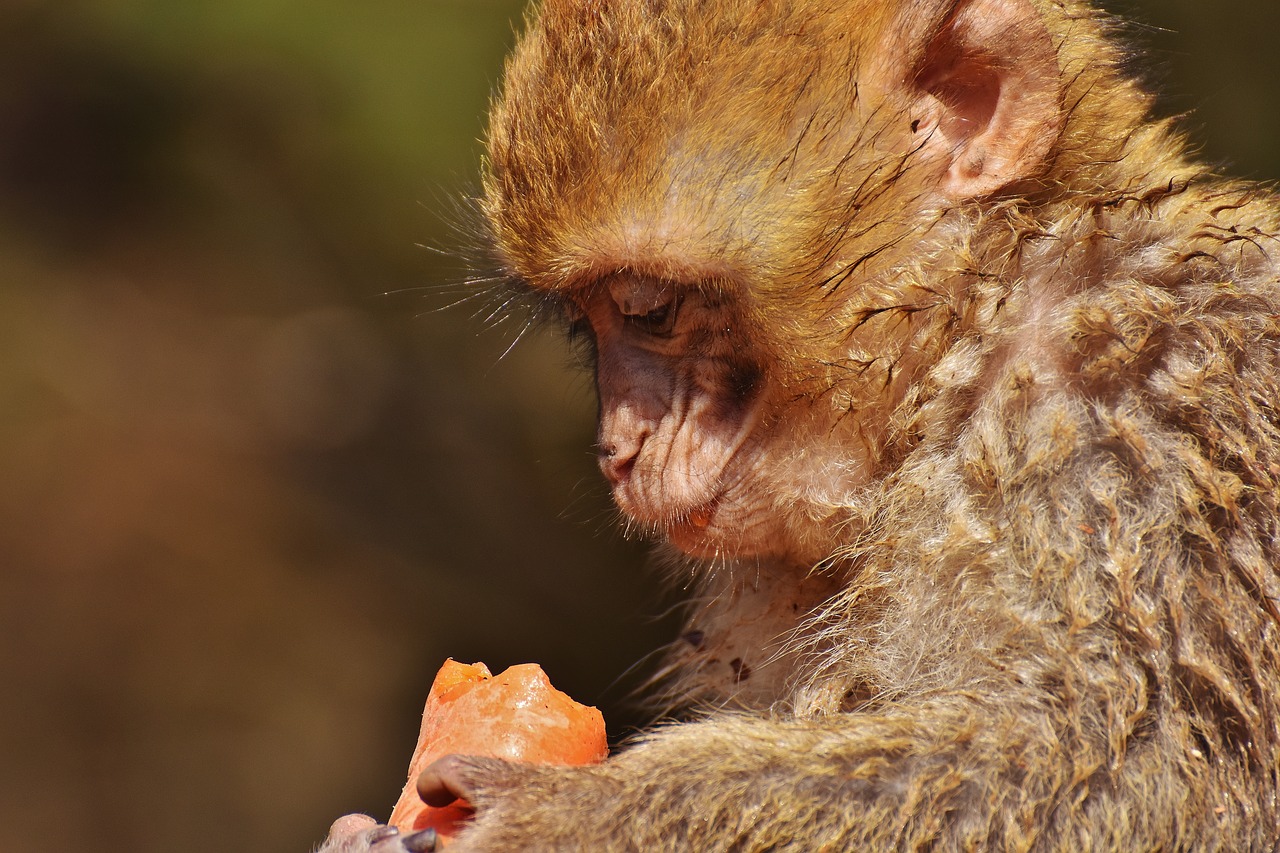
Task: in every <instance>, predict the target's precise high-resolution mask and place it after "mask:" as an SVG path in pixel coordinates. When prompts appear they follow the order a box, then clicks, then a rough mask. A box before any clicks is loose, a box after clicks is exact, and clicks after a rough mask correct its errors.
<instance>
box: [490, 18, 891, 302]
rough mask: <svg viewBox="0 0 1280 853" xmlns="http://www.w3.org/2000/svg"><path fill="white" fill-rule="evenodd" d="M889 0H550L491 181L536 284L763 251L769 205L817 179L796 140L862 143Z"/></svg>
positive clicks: (495, 151) (499, 126)
mask: <svg viewBox="0 0 1280 853" xmlns="http://www.w3.org/2000/svg"><path fill="white" fill-rule="evenodd" d="M837 6H838V7H839V12H840V14H838V15H837V14H835V9H836V7H837ZM820 12H821V13H820ZM884 14H885V13H884V11H883V9H882V8H881V4H878V3H865V2H863V3H846V4H832V3H830V2H827V3H812V2H810V3H805V2H768V0H766V2H755V0H753V2H731V0H712V2H696V0H651V2H609V3H604V2H583V0H552V2H547V3H544V4H543V6H542V8H541V9H540V11H539V12H538V14H537V16H536V17H535V18H534V19H533V20H532V21H531V22H530V25H529V29H528V31H527V33H526V34H525V36H524V38H523V40H522V41H521V44H520V46H519V48H518V50H517V51H516V53H515V55H514V56H513V57H512V59H511V60H510V62H509V63H508V67H507V71H506V78H505V85H504V90H503V95H502V97H501V99H500V100H499V102H498V103H497V104H496V105H495V108H494V111H493V114H492V125H491V132H490V141H489V158H490V163H489V167H490V171H489V176H488V181H487V185H486V191H487V195H488V213H489V214H490V217H491V219H492V220H493V222H494V224H495V226H496V230H497V234H498V237H499V244H500V247H501V249H502V250H503V252H504V254H505V255H506V256H507V257H508V259H509V260H510V261H512V262H514V264H515V265H516V266H517V267H518V269H519V272H520V273H521V274H522V275H523V276H524V277H525V278H526V279H527V280H530V282H531V283H533V284H535V285H537V284H539V283H540V279H542V278H543V277H544V276H545V277H548V278H549V279H550V280H552V281H558V280H560V279H562V278H563V277H565V276H566V275H573V274H580V273H581V272H582V271H583V269H584V268H590V267H592V266H594V265H597V264H599V265H603V266H605V267H608V266H611V265H612V266H616V265H617V264H618V262H619V259H627V258H635V259H637V260H638V259H640V258H644V259H645V262H646V263H648V264H651V265H655V266H658V267H661V266H662V265H663V264H664V263H669V264H670V265H671V266H672V267H675V266H683V267H694V268H696V267H699V266H702V267H706V268H707V269H706V272H708V273H714V272H715V271H716V268H717V267H725V268H726V270H725V271H726V272H727V271H728V270H727V268H728V267H732V266H737V265H739V264H749V263H753V262H758V261H760V260H761V259H762V257H764V256H765V255H766V254H767V252H765V251H760V250H761V249H764V248H766V247H761V246H759V245H758V244H759V242H760V241H761V240H767V239H768V236H767V234H766V232H768V231H769V230H770V228H768V227H766V226H770V225H771V226H773V227H775V228H776V221H775V222H772V223H767V222H764V221H756V219H755V218H754V217H762V216H768V217H769V218H770V219H775V220H776V213H777V203H778V201H779V198H778V196H779V195H782V194H786V193H787V192H798V191H801V190H800V188H799V187H798V186H797V184H798V183H802V182H803V181H801V180H800V177H801V175H802V174H803V167H802V166H801V165H800V164H798V163H797V162H796V160H797V159H799V157H800V156H802V154H803V153H804V152H803V151H801V150H793V149H797V142H800V141H801V137H802V136H803V137H804V138H805V139H807V140H808V142H807V145H808V146H813V145H817V144H821V143H822V142H823V140H826V142H827V144H837V143H836V140H838V139H839V140H843V141H842V142H840V143H839V144H842V145H847V144H848V142H849V141H848V140H847V139H846V137H848V136H849V135H850V133H851V130H852V129H854V128H857V127H859V126H861V125H863V124H865V122H866V120H867V119H866V117H865V116H859V115H858V112H859V110H860V109H862V107H863V105H861V104H860V103H859V84H858V68H859V58H860V57H861V56H863V55H865V54H866V52H867V43H868V41H870V40H873V39H874V38H875V34H876V33H877V32H878V30H879V26H878V23H877V22H878V21H879V19H881V18H883V17H884ZM855 21H856V22H859V25H858V26H855V25H854V22H855ZM804 147H805V144H802V145H800V146H799V148H804ZM788 151H790V152H791V153H790V159H788V155H787V153H786V152H788ZM779 152H783V153H782V154H781V156H780V155H779ZM789 188H790V189H789ZM775 236H776V235H775ZM711 245H714V246H717V247H718V248H717V251H716V252H715V253H714V254H715V256H714V257H713V256H710V255H709V253H708V252H706V251H705V247H708V246H711ZM699 246H700V247H703V248H702V249H701V250H698V249H695V247H699ZM664 259H665V260H664ZM652 271H654V272H662V271H663V270H661V269H656V270H652Z"/></svg>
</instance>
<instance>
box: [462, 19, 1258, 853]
mask: <svg viewBox="0 0 1280 853" xmlns="http://www.w3.org/2000/svg"><path fill="white" fill-rule="evenodd" d="M903 5H904V4H900V3H891V2H882V0H847V2H841V1H840V0H765V2H756V0H749V1H748V0H616V1H615V2H599V0H544V2H543V4H542V6H541V8H540V10H539V11H538V12H537V14H536V15H535V16H534V17H533V18H532V19H531V20H530V22H529V25H528V31H527V32H526V34H525V35H524V37H523V39H522V41H521V44H520V46H519V47H518V49H517V51H516V53H515V55H514V57H513V58H512V59H511V61H510V63H509V65H508V68H507V75H506V82H505V87H504V90H503V94H502V96H501V97H500V98H499V100H498V102H497V104H496V105H495V107H494V110H493V117H492V129H491V132H490V142H489V151H490V162H489V169H488V173H487V177H486V187H485V191H486V192H485V199H484V205H485V209H486V212H487V215H488V217H489V219H490V221H491V223H492V229H493V233H494V237H495V243H496V246H497V250H498V252H499V255H500V257H501V259H502V261H503V263H504V264H505V266H506V267H507V269H508V270H509V272H510V274H511V275H512V276H513V277H514V278H516V279H518V280H519V281H520V282H522V283H523V285H524V286H526V287H528V288H532V289H533V290H535V291H538V292H542V293H545V294H547V295H548V299H556V298H560V297H562V296H564V295H565V294H573V293H576V292H578V291H580V290H582V289H584V288H590V287H591V286H592V284H593V282H595V281H597V280H599V279H600V278H601V277H603V276H608V275H611V274H613V273H615V272H616V271H617V270H620V269H631V270H639V271H642V272H644V273H646V274H648V275H653V276H657V277H662V278H669V279H672V280H675V281H689V280H691V279H694V280H697V281H699V282H701V283H702V285H703V286H714V287H715V288H717V289H718V291H719V292H720V293H722V295H723V296H724V298H725V299H727V300H732V301H734V303H735V304H737V305H739V306H740V310H741V312H742V315H741V318H740V319H741V326H740V328H741V335H742V341H743V342H742V346H743V347H747V348H750V349H751V350H752V351H753V352H755V353H757V354H758V357H759V363H761V364H763V365H768V370H769V372H770V376H771V382H772V385H771V386H770V387H771V389H772V390H771V391H770V393H771V394H773V395H774V396H773V399H775V400H776V401H778V402H777V409H778V411H779V412H780V414H778V415H777V416H776V417H775V418H774V420H773V422H772V423H771V425H770V426H769V430H770V433H769V434H770V435H771V436H772V437H773V438H772V441H773V442H774V443H773V445H772V446H771V447H770V449H769V450H768V452H767V453H764V454H763V455H762V456H761V459H762V460H763V461H762V462H761V469H760V471H761V475H760V476H761V480H760V482H761V485H760V486H759V490H760V491H761V492H762V493H763V496H762V497H761V499H760V500H761V501H762V502H763V503H762V505H761V506H762V509H761V510H760V511H761V512H763V513H766V514H769V517H770V518H777V519H781V520H782V521H781V522H780V523H781V524H782V525H783V529H785V530H787V531H790V532H791V533H790V535H793V536H794V540H795V544H796V547H795V549H794V550H793V552H792V553H795V554H801V553H803V554H806V555H808V556H809V559H807V560H790V561H788V560H778V559H774V560H752V559H751V558H750V557H749V555H747V554H745V553H743V554H739V553H735V550H734V548H733V547H732V544H729V545H726V546H725V547H724V548H723V550H722V553H720V554H718V555H717V556H716V557H714V558H712V559H708V560H701V561H695V562H694V563H693V564H692V565H687V566H685V568H689V569H691V570H692V571H693V577H694V578H695V582H696V583H697V584H700V587H699V588H698V590H697V593H698V594H697V596H696V598H697V601H698V602H699V604H698V605H697V606H695V607H694V609H693V611H692V612H693V615H692V617H691V625H690V628H689V631H688V632H687V633H686V634H685V637H684V639H683V640H681V641H679V642H677V643H676V644H675V646H673V651H672V665H671V668H670V671H669V672H668V675H669V677H670V683H669V689H670V692H671V695H673V696H674V697H676V700H677V701H680V702H683V703H687V704H692V705H695V706H696V707H698V708H699V709H700V712H699V713H698V714H697V715H695V719H693V720H692V721H688V722H683V723H679V724H673V725H669V726H667V727H664V728H660V729H658V730H656V731H654V732H651V733H650V734H649V735H647V736H646V737H644V738H643V739H642V740H640V742H638V743H636V744H634V745H632V746H631V747H629V748H628V749H626V750H625V751H623V752H622V753H621V754H619V755H617V756H615V757H614V758H612V759H610V760H609V761H608V762H607V763H606V764H604V765H603V766H601V767H599V768H593V769H574V770H558V769H555V770H552V769H537V768H520V767H512V766H508V765H505V764H501V763H498V762H490V761H480V760H475V761H472V762H469V763H468V764H467V765H466V771H465V773H464V774H463V775H464V777H465V779H466V782H467V785H469V786H470V790H471V791H472V792H473V796H474V800H475V802H476V804H477V805H478V806H479V818H478V822H477V824H476V826H475V829H474V830H473V832H472V833H471V834H468V835H465V836H464V838H463V839H462V841H461V842H460V843H459V845H458V847H457V848H456V849H458V850H463V849H466V850H472V849H475V850H516V849H520V850H530V849H548V850H565V849H583V850H614V849H617V850H639V849H647V850H670V849H682V850H697V851H712V850H797V851H800V850H803V851H813V850H882V849H903V850H906V849H911V850H914V849H936V850H961V849H967V850H974V849H992V850H1063V851H1068V850H1070V851H1076V850H1197V851H1201V850H1232V851H1242V850H1273V849H1275V848H1276V846H1277V844H1278V843H1280V803H1277V793H1278V782H1280V779H1278V778H1277V775H1278V771H1280V732H1278V731H1277V726H1278V725H1280V635H1278V631H1280V625H1278V624H1277V618H1278V614H1277V596H1280V577H1277V569H1278V567H1280V553H1278V551H1280V540H1278V539H1277V535H1278V533H1280V529H1278V525H1280V507H1278V505H1277V504H1278V501H1280V493H1278V492H1277V480H1278V479H1280V412H1278V411H1277V406H1280V287H1278V285H1277V281H1278V275H1280V274H1278V271H1277V266H1276V263H1275V262H1274V260H1273V258H1274V257H1275V255H1276V253H1277V252H1278V251H1280V242H1278V241H1277V236H1276V235H1277V234H1278V233H1280V222H1278V221H1277V218H1278V212H1277V211H1278V210H1280V207H1278V206H1277V202H1276V200H1275V199H1274V198H1273V197H1272V196H1271V194H1270V193H1269V192H1268V191H1266V190H1264V189H1262V188H1260V187H1257V186H1254V185H1248V184H1242V183H1233V182H1230V181H1226V180H1222V179H1220V178H1218V177H1216V176H1214V175H1213V174H1211V172H1210V171H1209V170H1207V169H1206V168H1204V167H1202V166H1199V165H1196V164H1194V163H1192V162H1191V161H1190V160H1189V159H1188V158H1187V157H1186V156H1185V155H1184V143H1183V141H1182V139H1181V138H1180V137H1179V136H1178V135H1177V133H1176V132H1175V131H1174V130H1173V129H1171V127H1170V125H1169V124H1168V123H1167V122H1164V121H1158V120H1153V119H1151V118H1149V117H1148V115H1147V113H1148V110H1149V99H1148V98H1147V96H1146V95H1145V94H1144V93H1143V92H1142V91H1141V90H1140V88H1139V87H1138V86H1136V85H1135V84H1134V83H1133V82H1132V81H1131V80H1129V79H1127V78H1126V77H1124V76H1123V75H1122V74H1121V72H1120V71H1119V68H1120V64H1121V61H1122V60H1123V59H1124V58H1125V57H1123V55H1122V54H1121V52H1120V51H1119V50H1118V49H1117V48H1116V47H1115V46H1114V44H1113V42H1112V41H1111V39H1110V37H1109V35H1108V21H1107V20H1105V19H1104V18H1103V17H1101V16H1100V15H1099V14H1098V13H1096V12H1095V11H1093V10H1092V9H1091V8H1089V7H1088V6H1087V5H1086V4H1085V3H1083V2H1080V0H1034V2H1032V0H989V2H988V3H987V4H986V5H987V7H989V8H992V9H996V10H997V11H1000V10H1004V9H1016V10H1024V11H1025V9H1028V8H1030V9H1032V10H1033V11H1034V12H1035V15H1034V16H1033V17H1034V18H1035V21H1034V22H1031V23H1028V22H1027V21H1026V20H1024V19H1023V18H1020V17H1018V16H1017V15H1011V16H1010V17H1009V18H1008V19H1007V21H1008V22H1011V23H1009V24H1008V26H1007V27H1006V28H1005V29H1004V30H1003V31H1001V32H999V33H998V34H997V36H996V37H995V38H994V39H989V40H988V43H987V49H988V50H989V51H993V52H990V53H988V54H984V55H983V57H982V60H983V61H985V62H988V63H989V64H990V66H991V67H993V68H998V67H1006V68H1013V67H1018V68H1026V67H1030V66H1029V65H1028V63H1032V62H1033V61H1034V60H1035V56H1036V54H1034V51H1036V50H1039V49H1040V48H1037V47H1036V44H1038V42H1037V39H1043V34H1044V33H1045V32H1047V34H1048V38H1049V42H1048V43H1051V45H1052V57H1053V60H1052V61H1051V63H1050V64H1051V65H1056V68H1054V69H1053V71H1051V72H1048V73H1051V74H1052V80H1049V79H1047V78H1046V79H1043V80H1039V81H1032V82H1033V83H1035V84H1036V85H1042V86H1049V87H1051V91H1052V93H1053V95H1054V97H1053V98H1051V99H1049V100H1047V101H1046V100H1045V99H1044V98H1043V97H1041V95H1037V97H1038V98H1039V100H1037V101H1035V102H1034V104H1033V105H1032V106H1030V107H1028V111H1029V113H1028V114H1027V115H1025V116H1019V117H1015V118H1016V119H1017V121H1020V122H1022V125H1023V126H1019V127H1015V128H1014V129H1013V130H1012V131H1010V132H1011V133H1012V134H1014V135H1015V136H1016V135H1018V134H1022V136H1026V137H1027V138H1032V137H1034V136H1035V135H1036V134H1038V133H1042V132H1043V133H1049V134H1051V135H1052V145H1051V147H1049V148H1048V149H1047V150H1046V151H1045V153H1044V156H1042V157H1039V158H1037V160H1036V163H1035V164H1034V166H1033V167H1025V166H1024V167H1020V168H1019V171H1018V174H1017V175H1016V176H1015V179H1013V180H1010V181H1009V182H1007V185H1005V186H1003V187H1001V188H1000V191H999V192H998V193H995V194H989V195H985V196H979V197H975V198H973V199H968V200H966V199H960V200H953V199H949V198H946V197H945V194H940V193H939V192H938V190H937V187H938V186H939V181H940V180H941V178H940V172H939V168H937V167H934V166H930V165H929V163H928V162H927V161H925V160H924V159H923V156H922V155H921V154H920V151H921V149H920V148H919V147H914V148H913V147H912V146H911V145H910V144H909V143H908V144H906V145H905V146H904V145H903V144H902V140H903V139H910V134H911V133H912V132H916V131H918V129H919V128H918V122H915V123H914V124H915V125H916V126H912V125H913V117H914V116H915V113H913V110H914V109H916V105H915V102H913V101H912V94H911V93H912V92H913V91H915V90H916V89H918V88H919V87H920V86H923V85H925V83H924V82H923V81H924V80H925V73H924V68H925V65H926V64H927V63H928V62H930V61H934V62H936V61H937V58H936V57H934V58H933V59H932V60H931V59H930V56H929V51H930V50H931V49H932V48H931V45H934V44H935V36H936V34H937V33H939V32H942V31H943V30H944V29H945V27H946V26H948V25H949V22H952V21H953V20H954V15H955V10H956V8H957V7H959V8H961V10H962V11H963V8H964V7H965V6H966V4H965V3H964V2H960V3H957V2H955V0H951V2H944V0H922V1H921V2H918V3H915V4H909V6H910V8H909V9H908V10H907V11H906V12H902V13H899V11H898V10H899V9H900V7H902V6H903ZM1001 20H1005V19H1004V18H1001ZM1036 91H1037V92H1040V93H1041V94H1042V93H1043V91H1049V90H1048V89H1043V88H1042V89H1038V90H1036ZM943 94H944V95H946V94H948V93H946V92H943ZM961 94H963V93H961ZM1037 122H1038V123H1039V124H1036V125H1035V126H1034V127H1032V126H1031V125H1033V124H1035V123H1037ZM904 151H905V152H906V153H903V152H904ZM708 283H710V284H708ZM566 298H569V297H566ZM784 401H792V402H790V403H787V402H784ZM797 401H798V402H797ZM814 456H817V457H819V461H820V464H819V465H816V466H815V464H814V463H813V462H812V461H811V459H812V457H814ZM787 472H793V473H791V474H788V473H787ZM794 472H799V473H794ZM744 535H746V534H744ZM746 550H748V549H745V547H744V549H743V551H744V552H745V551H746ZM814 557H817V559H813V558H814ZM815 565H816V568H815ZM685 583H688V581H687V580H686V581H685Z"/></svg>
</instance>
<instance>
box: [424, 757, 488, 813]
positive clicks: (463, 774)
mask: <svg viewBox="0 0 1280 853" xmlns="http://www.w3.org/2000/svg"><path fill="white" fill-rule="evenodd" d="M470 769H471V764H470V763H469V762H468V760H467V756H465V755H446V756H444V757H443V758H438V759H436V760H435V761H433V762H431V763H430V764H428V765H427V768H426V769H425V770H423V771H422V772H421V773H419V774H418V796H419V797H421V798H422V801H423V802H424V803H426V804H427V805H429V806H436V807H440V806H447V805H449V804H450V803H452V802H453V801H454V800H467V801H470V800H471V799H472V798H473V796H474V794H475V788H474V786H473V785H472V784H471V780H470V779H469V778H468V774H467V771H468V770H470Z"/></svg>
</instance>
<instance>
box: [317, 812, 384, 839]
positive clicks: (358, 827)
mask: <svg viewBox="0 0 1280 853" xmlns="http://www.w3.org/2000/svg"><path fill="white" fill-rule="evenodd" d="M377 825H378V822H377V821H376V820H374V819H373V818H371V817H369V816H368V815H367V814H346V815H343V816H342V817H340V818H338V819H337V820H335V821H334V822H333V825H332V826H330V827H329V838H328V840H329V841H330V842H334V841H343V840H345V839H347V838H351V837H352V836H354V835H358V834H359V833H361V832H364V831H365V830H366V829H372V828H373V827H375V826H377Z"/></svg>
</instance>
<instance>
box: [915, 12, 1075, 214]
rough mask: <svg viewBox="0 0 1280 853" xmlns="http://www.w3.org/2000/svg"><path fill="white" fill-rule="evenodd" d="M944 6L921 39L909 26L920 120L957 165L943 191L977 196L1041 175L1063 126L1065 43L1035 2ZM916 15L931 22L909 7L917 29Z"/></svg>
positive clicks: (927, 141)
mask: <svg viewBox="0 0 1280 853" xmlns="http://www.w3.org/2000/svg"><path fill="white" fill-rule="evenodd" d="M935 8H936V6H935ZM941 11H943V15H942V16H941V17H940V18H934V21H935V23H934V24H933V25H932V26H927V28H926V29H925V30H924V32H921V31H920V30H919V29H917V30H916V33H915V34H914V36H915V37H914V39H912V35H908V34H907V33H901V34H902V35H906V36H907V38H908V39H909V40H915V41H916V46H915V47H916V49H915V50H914V51H908V52H907V53H906V55H908V56H911V55H914V56H915V57H916V62H915V63H914V64H913V65H912V66H911V68H910V74H909V77H908V78H907V85H908V87H909V89H910V92H909V94H910V96H911V98H912V105H911V109H912V113H911V117H910V120H911V128H912V131H913V133H914V134H915V137H916V139H918V140H920V143H919V144H920V145H921V150H922V151H923V152H925V153H932V154H934V155H936V156H938V157H939V158H942V159H944V160H945V161H947V162H948V164H949V165H948V168H947V171H946V173H945V176H944V178H943V181H942V185H941V187H940V189H941V190H942V191H943V192H944V193H946V195H948V196H949V197H951V198H953V199H964V198H977V197H981V196H986V195H990V194H991V193H994V192H996V191H997V190H1000V189H1002V188H1003V187H1006V186H1008V185H1009V184H1011V183H1013V182H1015V181H1018V180H1022V179H1024V178H1028V177H1032V176H1034V175H1035V174H1036V173H1037V172H1038V171H1040V169H1041V168H1042V166H1043V165H1044V162H1045V159H1046V158H1047V157H1048V155H1049V152H1050V151H1051V150H1052V148H1053V146H1054V143H1055V142H1056V141H1057V139H1058V136H1059V135H1060V134H1061V131H1062V123H1063V110H1062V104H1061V90H1062V79H1061V72H1060V70H1059V68H1058V57H1057V51H1056V50H1055V48H1054V44H1053V40H1052V38H1051V37H1050V35H1049V31H1048V28H1047V27H1046V26H1045V22H1044V20H1043V19H1042V18H1041V16H1040V14H1039V13H1038V12H1037V11H1036V8H1035V6H1034V5H1033V4H1032V3H1031V2H1030V0H949V2H947V3H946V4H945V6H944V9H943V10H941ZM928 17H933V16H928ZM912 19H915V21H916V22H917V23H918V24H919V23H924V22H922V21H920V16H917V15H913V14H910V13H909V14H908V15H907V16H906V18H905V19H904V20H903V23H904V24H905V25H907V28H908V30H910V29H912V27H911V26H910V24H911V22H912ZM901 56H902V54H899V57H901ZM898 62H899V63H900V62H901V59H900V58H899V60H898ZM899 67H901V66H899Z"/></svg>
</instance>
